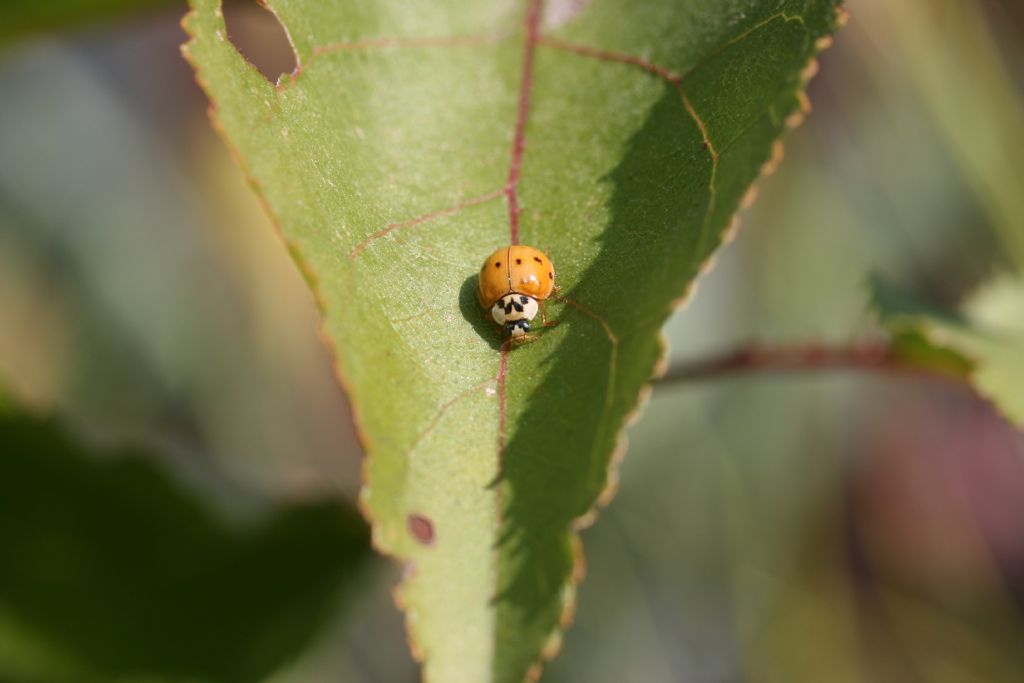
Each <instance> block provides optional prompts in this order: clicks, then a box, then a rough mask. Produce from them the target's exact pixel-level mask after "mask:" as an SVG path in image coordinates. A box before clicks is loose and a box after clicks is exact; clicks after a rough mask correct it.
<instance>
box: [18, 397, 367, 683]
mask: <svg viewBox="0 0 1024 683" xmlns="http://www.w3.org/2000/svg"><path fill="white" fill-rule="evenodd" d="M151 461H152V456H151V455H150V454H145V453H143V452H142V451H139V450H129V449H121V450H110V449H107V450H98V449H88V448H83V447H82V446H81V445H79V444H77V443H75V442H74V441H72V440H71V439H69V438H68V437H67V436H66V435H65V434H64V433H63V432H62V431H61V430H60V429H59V428H58V427H57V426H56V425H55V424H54V422H53V421H52V420H43V419H38V418H34V417H28V416H25V415H23V414H19V413H13V412H7V413H4V414H2V415H0V548H2V549H3V561H2V562H0V678H2V679H3V680H50V681H56V680H61V681H72V680H73V681H83V682H84V681H94V680H95V681H111V680H127V679H134V680H149V681H153V680H203V681H226V682H230V681H239V682H241V681H255V680H260V679H261V678H263V677H264V676H266V675H267V674H268V673H270V672H271V671H273V670H274V669H275V668H277V667H278V666H279V665H281V664H282V663H283V662H285V661H287V660H289V659H291V658H293V657H294V656H296V655H297V654H298V653H299V652H300V649H301V647H302V646H304V645H305V644H306V643H307V642H308V641H309V639H310V637H311V636H313V635H314V634H315V633H316V632H317V628H318V627H319V626H320V624H321V623H322V622H323V621H324V619H325V618H328V617H330V616H331V610H332V608H333V601H334V598H335V596H336V595H337V594H338V591H339V589H340V588H341V587H342V586H343V585H344V584H345V582H346V581H347V580H348V579H349V578H351V577H352V576H354V574H355V572H356V570H357V569H358V568H359V567H360V566H361V564H362V561H363V560H364V559H365V558H366V556H367V547H368V546H367V534H366V530H365V527H364V526H363V524H362V523H361V521H360V520H359V518H358V515H357V514H356V513H355V511H354V510H350V509H348V508H346V507H344V506H342V505H340V504H339V503H337V502H330V501H323V502H318V503H306V504H296V505H292V506H289V507H285V508H282V509H280V510H277V511H274V512H273V514H271V515H269V516H268V517H267V518H266V519H264V520H262V521H261V522H259V523H258V524H250V525H247V526H245V527H240V525H238V524H228V523H227V522H226V520H224V519H222V517H221V515H219V514H217V513H216V512H215V511H213V510H211V509H209V508H208V506H207V505H204V504H202V503H201V502H200V501H198V500H196V499H195V498H194V497H193V496H192V495H191V494H189V493H188V492H186V491H185V490H183V489H182V488H181V487H180V486H179V485H178V484H176V483H174V482H173V481H171V480H169V479H168V478H167V477H165V476H164V475H162V474H161V473H160V472H159V471H158V470H157V469H156V468H155V467H154V466H153V465H152V464H150V463H151Z"/></svg>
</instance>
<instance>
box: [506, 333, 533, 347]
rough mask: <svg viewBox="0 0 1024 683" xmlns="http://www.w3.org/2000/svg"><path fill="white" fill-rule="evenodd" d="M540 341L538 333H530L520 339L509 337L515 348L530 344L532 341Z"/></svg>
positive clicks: (519, 337) (520, 336)
mask: <svg viewBox="0 0 1024 683" xmlns="http://www.w3.org/2000/svg"><path fill="white" fill-rule="evenodd" d="M538 339H540V335H539V334H537V333H536V332H530V333H529V334H522V335H519V336H518V337H509V340H510V341H511V342H512V345H513V346H522V345H523V344H529V343H530V342H532V341H537V340H538Z"/></svg>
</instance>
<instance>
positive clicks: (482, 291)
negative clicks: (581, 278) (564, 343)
mask: <svg viewBox="0 0 1024 683" xmlns="http://www.w3.org/2000/svg"><path fill="white" fill-rule="evenodd" d="M556 289H557V288H556V287H555V266H554V264H552V263H551V259H549V258H548V257H547V256H545V255H544V252H542V251H540V250H539V249H534V248H533V247H521V246H509V247H502V248H501V249H498V250H497V251H495V252H494V253H493V254H491V255H490V256H488V257H487V260H486V261H484V265H483V268H481V269H480V282H479V287H478V288H477V294H478V296H479V298H480V305H481V306H483V307H484V308H486V309H488V310H490V312H491V317H492V318H494V322H496V323H498V324H499V325H501V326H502V327H504V328H505V332H506V333H507V334H508V335H509V336H510V337H512V338H513V339H519V338H522V337H523V336H525V335H526V334H527V333H528V332H529V331H530V321H531V320H533V319H534V318H535V317H536V316H537V312H538V311H539V310H540V302H542V301H544V300H545V299H547V298H548V297H549V296H551V293H552V292H554V291H555V290H556ZM543 319H544V314H543V313H541V320H543Z"/></svg>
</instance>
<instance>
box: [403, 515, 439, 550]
mask: <svg viewBox="0 0 1024 683" xmlns="http://www.w3.org/2000/svg"><path fill="white" fill-rule="evenodd" d="M406 524H407V525H408V527H409V533H410V534H412V537H413V538H415V539H416V540H417V541H419V542H420V543H422V544H423V545H434V523H433V522H431V521H430V519H428V518H427V517H424V516H423V515H416V514H412V515H409V516H408V517H407V518H406Z"/></svg>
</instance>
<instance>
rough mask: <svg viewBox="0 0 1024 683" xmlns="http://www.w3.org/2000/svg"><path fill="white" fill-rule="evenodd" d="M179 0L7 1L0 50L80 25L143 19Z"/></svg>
mask: <svg viewBox="0 0 1024 683" xmlns="http://www.w3.org/2000/svg"><path fill="white" fill-rule="evenodd" d="M174 6H180V4H179V3H178V2H176V1H175V0H45V1H44V2H39V1H38V0H4V3H3V5H2V6H0V46H2V45H3V43H5V42H10V41H12V40H15V39H17V38H20V37H24V36H25V34H32V33H38V32H42V31H52V30H59V29H66V28H68V27H69V26H72V25H74V24H79V23H90V24H95V23H97V22H100V21H102V20H104V19H114V18H120V17H123V16H131V15H140V14H143V13H144V12H147V11H152V10H154V9H158V8H161V7H174Z"/></svg>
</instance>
